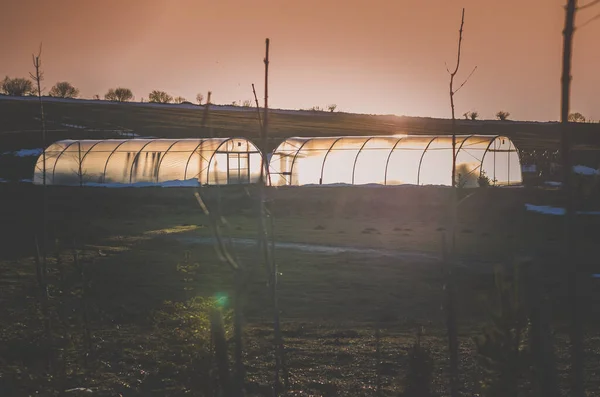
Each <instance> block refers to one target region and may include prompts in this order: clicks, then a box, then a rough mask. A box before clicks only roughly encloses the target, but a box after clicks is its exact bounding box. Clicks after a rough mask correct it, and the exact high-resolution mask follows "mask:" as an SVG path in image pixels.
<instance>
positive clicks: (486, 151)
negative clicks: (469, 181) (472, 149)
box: [479, 135, 510, 185]
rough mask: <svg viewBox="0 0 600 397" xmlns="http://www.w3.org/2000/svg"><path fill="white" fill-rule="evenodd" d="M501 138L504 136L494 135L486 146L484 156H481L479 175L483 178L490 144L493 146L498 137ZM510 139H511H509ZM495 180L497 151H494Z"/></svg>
mask: <svg viewBox="0 0 600 397" xmlns="http://www.w3.org/2000/svg"><path fill="white" fill-rule="evenodd" d="M499 138H503V136H500V135H496V136H495V137H494V139H491V140H490V143H488V145H487V147H486V148H485V150H484V152H483V157H482V158H481V166H480V167H479V177H480V178H481V176H482V175H483V162H484V161H485V156H486V155H487V153H488V151H489V150H490V146H492V143H494V142H496V139H499ZM509 141H510V139H509ZM493 176H494V180H495V179H496V152H494V175H493ZM495 184H496V182H494V185H495Z"/></svg>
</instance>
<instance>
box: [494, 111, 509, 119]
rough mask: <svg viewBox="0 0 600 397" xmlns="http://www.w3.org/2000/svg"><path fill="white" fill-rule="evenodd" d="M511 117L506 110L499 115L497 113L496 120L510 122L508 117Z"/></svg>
mask: <svg viewBox="0 0 600 397" xmlns="http://www.w3.org/2000/svg"><path fill="white" fill-rule="evenodd" d="M509 116H510V113H509V112H505V111H504V110H500V111H499V112H498V113H496V118H497V119H498V120H503V121H504V120H508V117H509Z"/></svg>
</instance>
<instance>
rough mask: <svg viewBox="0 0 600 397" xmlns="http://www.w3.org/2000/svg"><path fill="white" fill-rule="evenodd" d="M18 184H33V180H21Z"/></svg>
mask: <svg viewBox="0 0 600 397" xmlns="http://www.w3.org/2000/svg"><path fill="white" fill-rule="evenodd" d="M19 182H22V183H33V180H32V179H21V180H20V181H19Z"/></svg>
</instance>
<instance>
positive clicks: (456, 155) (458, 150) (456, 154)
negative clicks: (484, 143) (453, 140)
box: [454, 134, 477, 160]
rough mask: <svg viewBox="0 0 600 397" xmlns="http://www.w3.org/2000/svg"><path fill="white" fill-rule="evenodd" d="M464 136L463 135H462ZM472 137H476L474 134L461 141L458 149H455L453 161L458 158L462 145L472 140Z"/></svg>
mask: <svg viewBox="0 0 600 397" xmlns="http://www.w3.org/2000/svg"><path fill="white" fill-rule="evenodd" d="M463 136H464V135H463ZM474 136H477V135H476V134H471V135H467V137H466V138H465V139H463V141H462V143H461V144H460V146H459V147H458V149H456V153H454V160H456V159H457V158H458V153H459V152H460V151H461V150H462V147H463V145H464V144H465V142H466V141H467V140H469V139H471V138H473V137H474Z"/></svg>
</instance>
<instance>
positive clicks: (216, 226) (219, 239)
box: [194, 192, 239, 270]
mask: <svg viewBox="0 0 600 397" xmlns="http://www.w3.org/2000/svg"><path fill="white" fill-rule="evenodd" d="M194 195H195V196H196V200H197V201H198V204H199V205H200V208H201V209H202V212H204V215H206V216H207V218H208V220H209V223H210V227H211V229H212V231H213V235H214V236H215V240H216V244H215V250H216V251H217V254H218V255H219V257H220V258H221V260H223V261H224V262H226V263H227V264H228V265H229V266H230V267H231V268H232V269H233V270H238V269H239V265H238V263H237V261H236V260H235V259H234V258H233V256H232V255H231V254H230V253H229V249H228V248H227V246H226V244H225V241H224V240H223V233H222V231H221V229H222V225H221V223H223V219H222V218H218V217H215V216H214V215H213V214H212V213H211V212H210V210H209V209H208V206H207V205H206V203H205V202H204V200H203V199H202V197H201V196H200V193H198V192H196V193H195V194H194Z"/></svg>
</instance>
